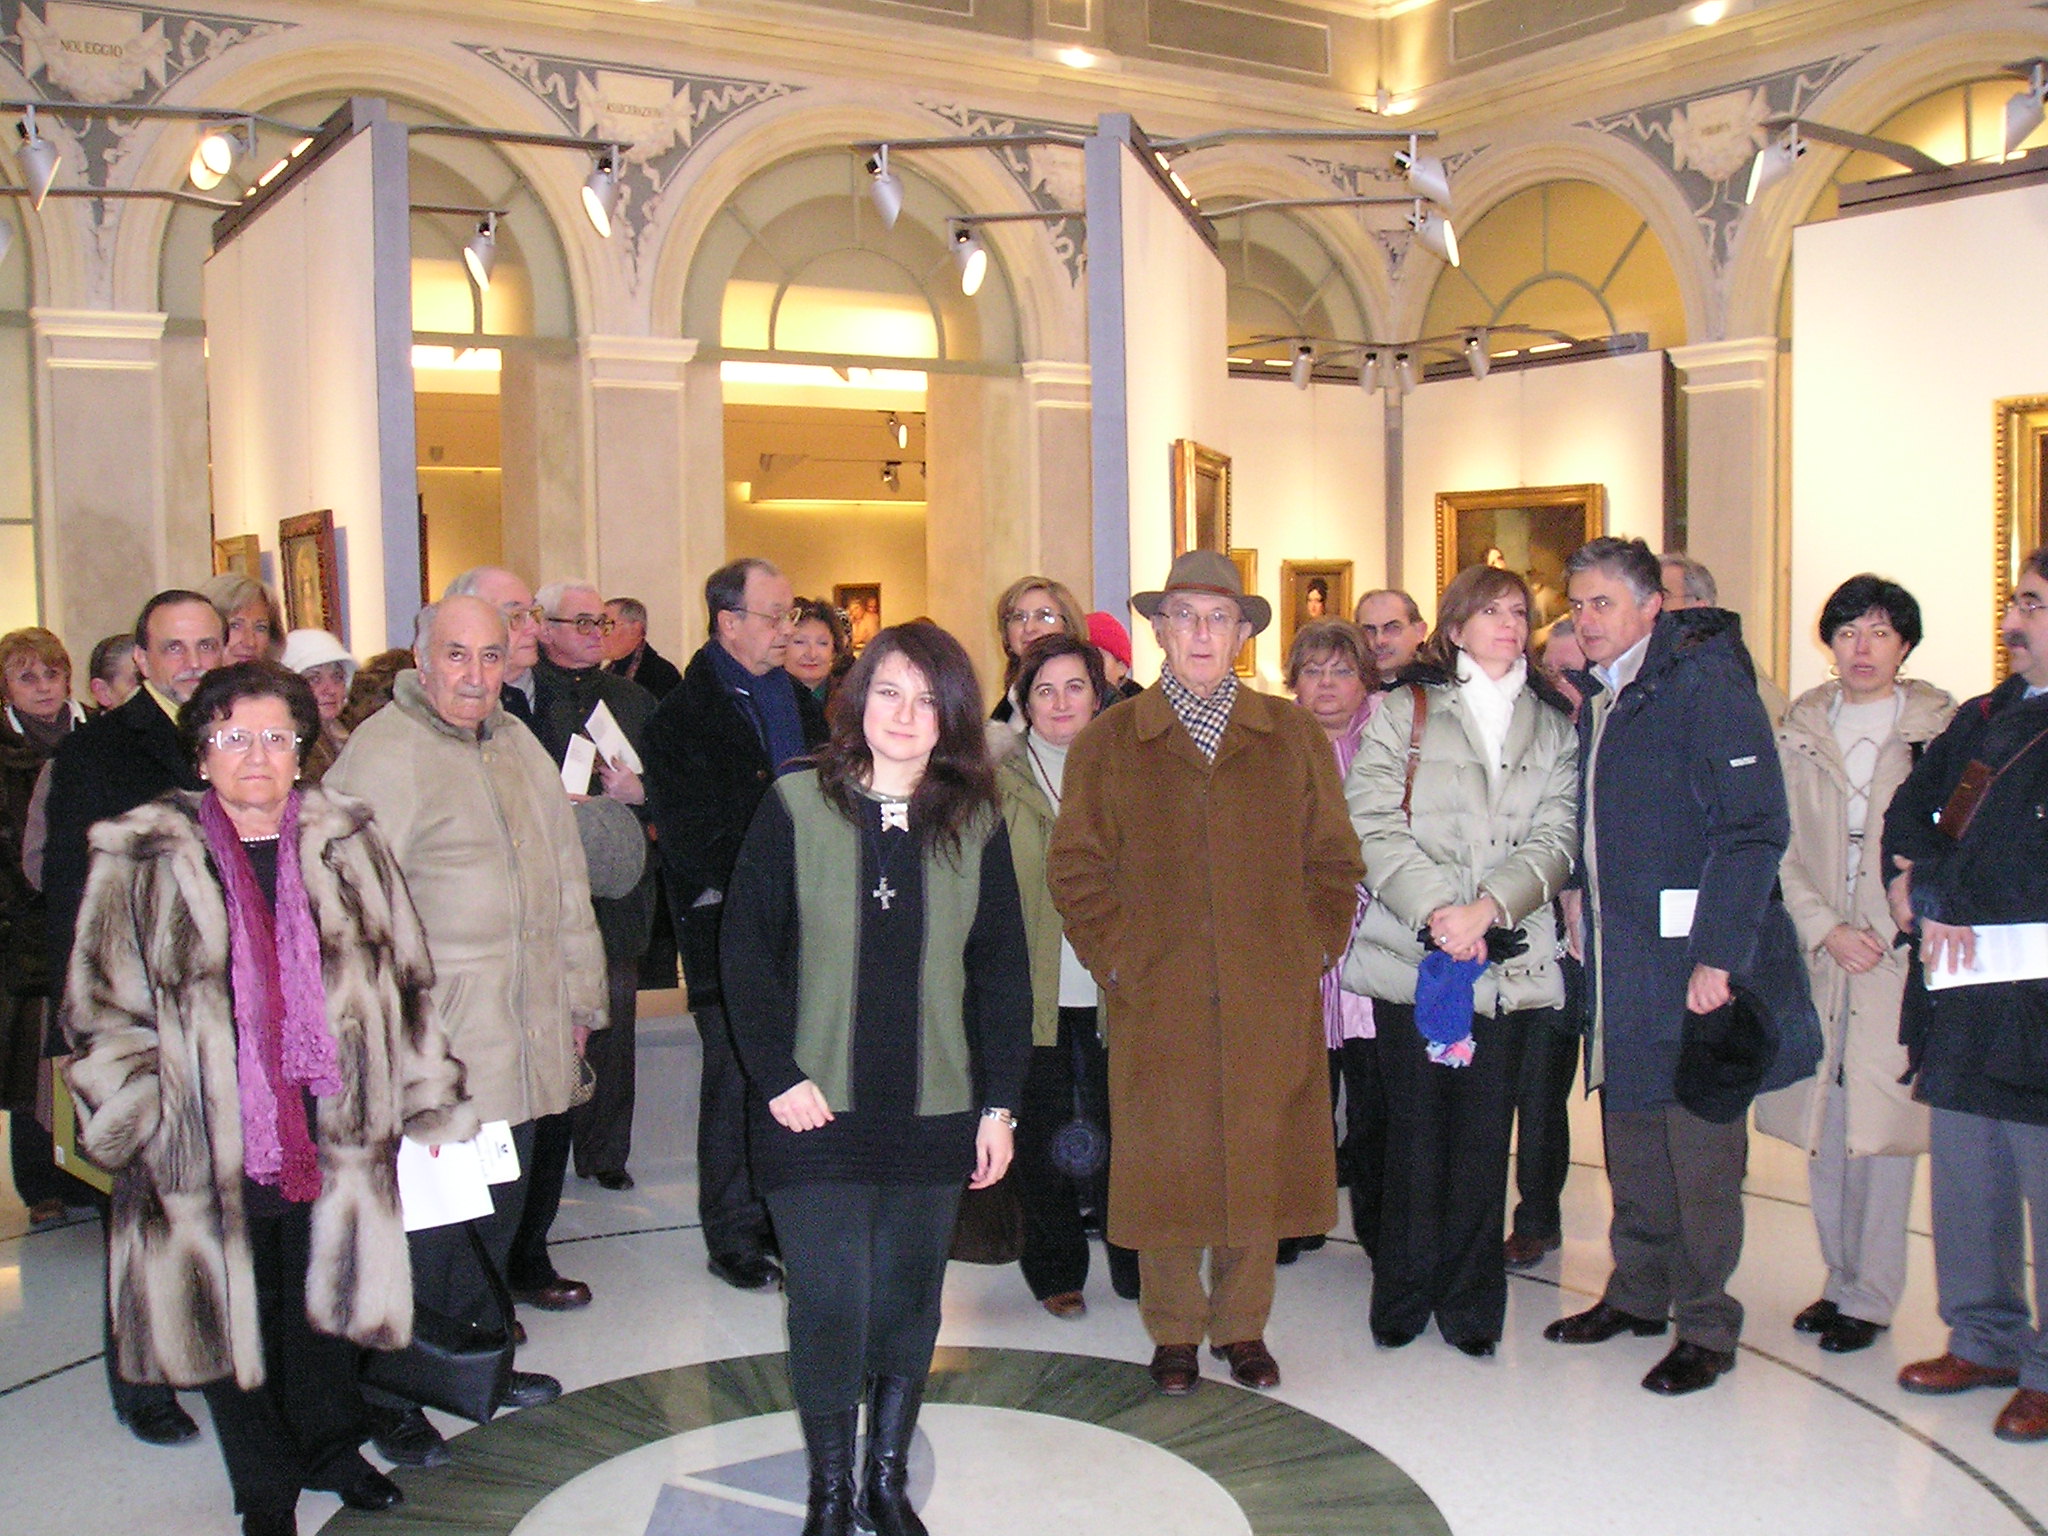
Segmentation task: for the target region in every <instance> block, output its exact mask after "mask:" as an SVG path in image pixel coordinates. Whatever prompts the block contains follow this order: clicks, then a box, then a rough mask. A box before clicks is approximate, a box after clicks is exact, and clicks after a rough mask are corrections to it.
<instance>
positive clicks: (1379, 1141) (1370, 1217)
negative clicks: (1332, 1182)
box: [1330, 1004, 1387, 1259]
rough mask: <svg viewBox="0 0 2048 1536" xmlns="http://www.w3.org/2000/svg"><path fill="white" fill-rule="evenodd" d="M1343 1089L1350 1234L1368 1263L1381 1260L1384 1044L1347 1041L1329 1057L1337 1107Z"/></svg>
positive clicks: (1343, 1166) (1340, 1166)
mask: <svg viewBox="0 0 2048 1536" xmlns="http://www.w3.org/2000/svg"><path fill="white" fill-rule="evenodd" d="M1374 1006H1375V1007H1377V1006H1378V1005H1377V1004H1375V1005H1374ZM1340 1085H1341V1086H1342V1087H1343V1090H1344V1132H1343V1135H1341V1136H1340V1137H1339V1138H1338V1140H1337V1178H1338V1180H1339V1181H1340V1182H1341V1183H1342V1184H1343V1185H1344V1188H1345V1189H1346V1190H1348V1191H1349V1192H1350V1195H1351V1229H1352V1231H1353V1232H1355V1233H1356V1234H1357V1235H1358V1245H1359V1247H1361V1248H1363V1249H1364V1250H1365V1256H1366V1257H1367V1258H1369V1259H1370V1258H1376V1257H1377V1256H1378V1254H1379V1237H1380V1202H1381V1198H1382V1197H1381V1188H1382V1185H1383V1184H1384V1182H1385V1177H1386V1161H1387V1091H1386V1085H1385V1084H1384V1083H1382V1082H1381V1081H1380V1046H1379V1041H1377V1040H1346V1041H1345V1042H1344V1043H1343V1045H1341V1046H1339V1047H1338V1048H1337V1049H1336V1050H1334V1051H1332V1052H1330V1102H1331V1103H1332V1104H1335V1103H1336V1102H1337V1089H1338V1087H1339V1086H1340Z"/></svg>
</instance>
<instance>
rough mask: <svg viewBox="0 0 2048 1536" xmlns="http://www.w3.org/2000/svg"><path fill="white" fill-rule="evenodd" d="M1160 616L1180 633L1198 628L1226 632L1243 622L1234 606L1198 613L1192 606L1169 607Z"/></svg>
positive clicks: (1187, 632)
mask: <svg viewBox="0 0 2048 1536" xmlns="http://www.w3.org/2000/svg"><path fill="white" fill-rule="evenodd" d="M1161 617H1162V618H1164V619H1165V620H1166V622H1167V624H1168V625H1169V626H1170V627H1172V628H1174V629H1177V630H1179V631H1180V632H1181V633H1182V634H1192V633H1194V631H1196V630H1198V629H1207V630H1212V631H1213V630H1222V631H1224V632H1225V633H1228V632H1229V631H1231V630H1233V629H1236V628H1237V626H1238V625H1239V624H1241V623H1243V622H1244V621H1243V620H1242V619H1240V618H1239V617H1238V615H1237V610H1236V609H1234V608H1212V609H1210V610H1209V611H1208V612H1206V613H1198V612H1196V611H1195V610H1194V609H1192V608H1169V609H1167V610H1166V612H1165V613H1164V614H1162V615H1161Z"/></svg>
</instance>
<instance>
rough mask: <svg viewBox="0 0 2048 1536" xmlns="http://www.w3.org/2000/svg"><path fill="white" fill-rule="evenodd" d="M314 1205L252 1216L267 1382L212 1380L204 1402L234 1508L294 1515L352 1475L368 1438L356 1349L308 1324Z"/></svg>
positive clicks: (252, 1249) (252, 1254)
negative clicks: (307, 1492) (314, 1491)
mask: <svg viewBox="0 0 2048 1536" xmlns="http://www.w3.org/2000/svg"><path fill="white" fill-rule="evenodd" d="M311 1212H312V1207H311V1206H308V1205H295V1206H293V1207H291V1208H290V1210H288V1211H287V1212H286V1213H285V1214H284V1215H282V1216H271V1217H252V1218H250V1220H249V1256H250V1258H251V1260H252V1261H253V1262H254V1265H255V1270H256V1315H257V1319H258V1321H259V1323H260V1324H261V1326H262V1329H263V1368H264V1374H265V1381H264V1384H263V1385H262V1386H260V1387H258V1388H257V1389H256V1390H255V1391H253V1392H248V1391H244V1390H243V1389H242V1388H240V1387H238V1386H236V1385H235V1383H234V1380H233V1379H232V1378H230V1379H228V1380H226V1381H216V1382H211V1383H209V1384H208V1385H207V1386H206V1388H205V1393H206V1406H207V1407H208V1409H210V1410H211V1411H212V1413H213V1429H214V1433H215V1434H216V1435H217V1436H219V1438H220V1454H221V1460H222V1461H224V1462H226V1463H227V1469H228V1483H229V1486H231V1487H232V1488H233V1489H234V1492H235V1510H236V1512H237V1513H239V1514H247V1513H249V1512H251V1511H264V1512H270V1511H284V1510H290V1509H291V1508H292V1507H293V1506H294V1505H296V1504H297V1503H298V1500H299V1491H300V1490H301V1489H302V1488H332V1487H334V1486H336V1484H337V1483H339V1482H340V1481H343V1480H344V1478H345V1475H346V1474H347V1473H348V1472H350V1471H353V1470H354V1467H353V1465H352V1464H353V1463H354V1462H355V1461H356V1460H357V1447H358V1446H360V1445H361V1444H362V1443H363V1439H364V1437H365V1436H366V1435H367V1434H368V1433H369V1426H368V1424H367V1422H366V1420H365V1417H364V1413H363V1401H362V1397H361V1394H360V1393H359V1392H358V1390H357V1387H356V1356H357V1354H358V1351H357V1348H356V1346H355V1345H353V1344H351V1343H349V1342H348V1340H346V1339H337V1338H333V1337H330V1336H329V1335H327V1334H324V1333H318V1332H315V1331H314V1329H313V1326H312V1324H310V1323H308V1322H307V1321H306V1266H307V1263H308V1259H309V1251H310V1248H311V1243H312V1219H311Z"/></svg>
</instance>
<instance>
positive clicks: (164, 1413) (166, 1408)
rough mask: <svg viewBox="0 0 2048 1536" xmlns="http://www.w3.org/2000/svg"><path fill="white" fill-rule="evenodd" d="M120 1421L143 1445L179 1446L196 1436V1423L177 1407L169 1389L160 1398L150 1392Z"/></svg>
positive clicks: (197, 1431)
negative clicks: (147, 1396) (146, 1397)
mask: <svg viewBox="0 0 2048 1536" xmlns="http://www.w3.org/2000/svg"><path fill="white" fill-rule="evenodd" d="M122 1422H123V1423H124V1424H126V1425H127V1426H128V1432H129V1433H130V1434H132V1435H133V1436H135V1438H136V1439H138V1440H140V1441H141V1442H142V1443H143V1444H144V1445H183V1444H184V1443H185V1442H186V1441H187V1440H196V1439H198V1438H199V1426H198V1425H197V1424H195V1423H193V1422H192V1415H191V1414H189V1413H187V1412H186V1411H185V1410H184V1409H182V1408H180V1407H179V1406H178V1400H177V1398H175V1397H173V1396H172V1395H171V1394H170V1393H169V1392H165V1393H164V1394H163V1395H162V1396H161V1397H159V1396H157V1395H155V1394H154V1393H152V1394H151V1395H150V1396H149V1398H148V1399H147V1400H145V1401H144V1402H141V1403H138V1404H137V1405H136V1406H135V1407H134V1409H132V1410H131V1411H130V1412H129V1414H128V1416H127V1418H125V1419H123V1420H122Z"/></svg>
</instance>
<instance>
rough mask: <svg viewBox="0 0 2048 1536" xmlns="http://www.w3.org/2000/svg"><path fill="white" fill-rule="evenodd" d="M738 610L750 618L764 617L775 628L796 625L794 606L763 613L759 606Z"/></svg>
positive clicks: (789, 627) (787, 627) (788, 627)
mask: <svg viewBox="0 0 2048 1536" xmlns="http://www.w3.org/2000/svg"><path fill="white" fill-rule="evenodd" d="M739 611H740V612H741V613H744V614H746V615H748V616H749V617H751V618H756V619H766V620H767V621H768V622H769V623H770V624H772V625H774V626H775V627H776V628H777V629H793V628H795V626H796V621H797V611H796V610H795V609H794V608H777V609H775V610H774V611H773V612H769V613H763V612H762V611H761V610H760V609H759V608H742V609H740V610H739Z"/></svg>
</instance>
